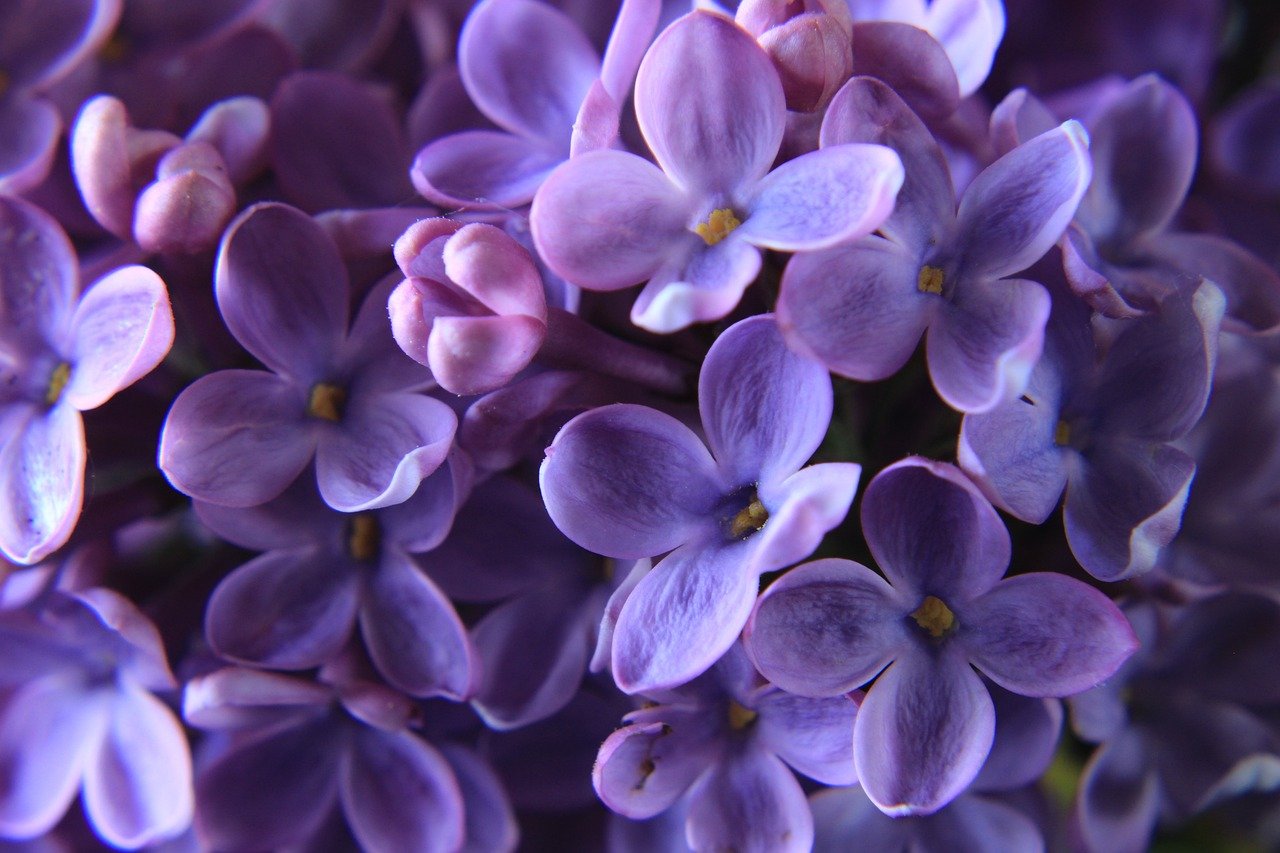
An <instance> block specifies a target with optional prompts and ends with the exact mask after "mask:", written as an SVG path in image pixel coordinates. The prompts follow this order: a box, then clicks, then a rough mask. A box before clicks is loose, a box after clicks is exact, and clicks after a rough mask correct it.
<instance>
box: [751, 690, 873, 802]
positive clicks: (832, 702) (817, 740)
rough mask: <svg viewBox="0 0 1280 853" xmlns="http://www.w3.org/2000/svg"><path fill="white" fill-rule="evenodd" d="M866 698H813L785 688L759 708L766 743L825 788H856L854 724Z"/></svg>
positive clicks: (758, 704)
mask: <svg viewBox="0 0 1280 853" xmlns="http://www.w3.org/2000/svg"><path fill="white" fill-rule="evenodd" d="M860 700H861V696H858V698H857V699H855V698H854V697H853V696H834V697H832V698H830V699H808V698H804V697H801V696H793V695H791V694H790V693H784V692H783V691H781V690H770V691H769V692H767V693H765V694H764V695H763V696H760V697H759V698H758V699H757V701H756V702H755V705H754V710H755V711H756V713H758V714H759V715H760V716H759V717H758V718H757V719H756V736H757V737H758V738H759V739H760V743H761V744H762V745H763V746H764V747H766V748H767V749H768V750H769V751H770V752H772V753H773V754H774V755H777V756H778V757H779V758H781V759H782V760H783V761H785V762H787V764H789V765H791V767H792V768H794V769H795V770H797V771H799V772H800V773H803V774H804V775H806V776H808V777H809V778H811V779H816V780H817V781H819V782H821V783H823V784H824V785H852V784H854V783H855V782H857V781H858V774H857V772H856V771H855V770H854V767H853V721H854V719H855V718H856V716H857V714H858V702H859V701H860Z"/></svg>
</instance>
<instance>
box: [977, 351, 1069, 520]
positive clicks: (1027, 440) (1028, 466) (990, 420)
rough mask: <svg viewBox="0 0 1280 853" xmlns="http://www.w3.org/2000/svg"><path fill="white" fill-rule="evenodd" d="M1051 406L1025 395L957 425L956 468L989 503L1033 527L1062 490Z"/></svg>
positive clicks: (1062, 457)
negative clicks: (957, 467)
mask: <svg viewBox="0 0 1280 853" xmlns="http://www.w3.org/2000/svg"><path fill="white" fill-rule="evenodd" d="M1032 380H1033V382H1034V376H1033V377H1032ZM1055 403H1056V401H1054V400H1052V399H1045V398H1043V397H1040V396H1039V395H1036V396H1032V394H1027V395H1024V397H1021V398H1019V399H1017V400H1012V401H1010V402H1008V403H1004V404H1002V405H1000V406H997V407H996V408H994V409H992V410H991V411H989V412H984V413H982V414H980V415H965V417H964V420H963V421H961V423H960V444H959V449H958V452H957V455H958V456H959V461H960V467H962V468H964V470H965V471H966V472H967V473H968V474H969V476H971V477H973V478H974V480H975V481H977V483H978V484H979V485H980V486H982V490H983V492H984V493H986V495H987V497H989V498H990V499H991V501H992V502H993V503H995V504H996V505H997V506H999V507H1000V508H1001V509H1003V510H1005V511H1006V512H1008V513H1010V514H1011V515H1014V516H1016V517H1018V518H1020V519H1022V520H1023V521H1029V522H1031V523H1032V524H1042V523H1044V520H1045V519H1046V518H1048V517H1049V513H1051V512H1053V510H1054V507H1056V506H1057V505H1058V499H1059V498H1061V497H1062V490H1063V489H1065V488H1066V486H1067V460H1068V455H1067V454H1068V452H1067V451H1066V450H1065V449H1064V448H1062V447H1059V446H1058V445H1057V444H1056V443H1055V442H1054V435H1055V432H1056V430H1057V427H1058V420H1059V417H1058V416H1059V411H1058V407H1057V405H1056V404H1055Z"/></svg>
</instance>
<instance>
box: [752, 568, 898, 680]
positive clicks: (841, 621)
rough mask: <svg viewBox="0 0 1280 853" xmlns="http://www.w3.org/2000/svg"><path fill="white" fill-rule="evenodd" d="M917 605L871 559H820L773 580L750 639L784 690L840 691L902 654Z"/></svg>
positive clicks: (767, 673) (761, 665)
mask: <svg viewBox="0 0 1280 853" xmlns="http://www.w3.org/2000/svg"><path fill="white" fill-rule="evenodd" d="M911 607H912V603H910V602H907V601H904V600H902V598H901V597H900V596H899V595H898V594H897V593H896V592H895V591H894V589H893V587H891V586H889V585H888V584H887V583H885V582H884V579H883V578H881V577H880V576H879V575H877V574H876V573H875V572H873V571H871V570H870V569H868V568H867V567H866V566H862V565H860V564H858V563H854V562H851V561H848V560H834V559H827V560H816V561H814V562H812V563H806V564H804V565H803V566H800V567H798V568H795V569H792V570H791V571H790V572H787V574H785V575H783V576H782V577H781V578H780V579H779V580H776V581H774V582H773V583H772V584H770V585H769V587H768V588H767V589H766V590H765V591H764V593H763V594H762V595H761V596H760V601H759V603H757V604H756V608H755V610H754V611H753V612H752V614H751V619H750V621H749V622H748V623H747V626H746V631H745V633H744V638H743V639H744V643H745V645H746V648H747V652H748V653H749V654H750V655H751V660H752V662H753V663H755V665H756V667H757V668H758V669H759V670H760V672H761V674H763V675H764V677H765V678H767V679H769V680H770V681H771V682H773V683H774V684H776V685H778V686H779V687H781V688H782V689H783V690H786V691H789V692H791V693H795V694H798V695H801V696H836V695H840V694H844V693H848V692H849V691H851V690H853V689H854V688H856V687H859V686H861V685H863V684H865V683H866V682H868V681H870V680H871V679H872V678H873V677H874V676H875V674H876V673H877V672H879V671H880V670H881V669H883V668H884V667H885V666H886V665H887V664H888V663H889V662H890V661H892V660H893V659H894V658H895V657H897V656H898V654H899V653H900V652H901V651H902V649H903V648H904V644H905V643H906V642H907V641H908V635H907V630H906V629H907V622H906V614H907V613H908V612H909V611H910V609H911Z"/></svg>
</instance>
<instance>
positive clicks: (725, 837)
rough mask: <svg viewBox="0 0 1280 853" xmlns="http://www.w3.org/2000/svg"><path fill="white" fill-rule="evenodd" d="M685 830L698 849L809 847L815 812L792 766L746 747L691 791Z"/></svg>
mask: <svg viewBox="0 0 1280 853" xmlns="http://www.w3.org/2000/svg"><path fill="white" fill-rule="evenodd" d="M686 832H687V835H688V840H689V846H690V847H692V848H693V849H694V850H777V851H787V853H807V851H808V850H809V849H810V848H811V847H812V845H813V815H812V814H811V813H810V812H809V803H808V801H807V800H805V798H804V791H803V790H801V788H800V783H799V782H797V781H796V778H795V776H793V775H791V771H790V770H788V769H787V766H786V765H785V764H783V763H782V762H781V761H779V760H778V758H777V757H776V756H774V755H772V754H770V753H768V752H765V751H763V750H760V749H750V748H746V749H742V750H740V751H737V752H734V753H733V754H731V755H730V756H728V757H727V758H726V759H725V760H722V761H720V762H717V763H716V764H714V765H713V766H712V768H711V770H710V772H708V773H707V774H706V775H705V776H704V777H702V779H701V780H700V781H699V783H698V786H697V788H695V789H694V790H693V792H691V794H690V803H689V822H688V824H687V828H686Z"/></svg>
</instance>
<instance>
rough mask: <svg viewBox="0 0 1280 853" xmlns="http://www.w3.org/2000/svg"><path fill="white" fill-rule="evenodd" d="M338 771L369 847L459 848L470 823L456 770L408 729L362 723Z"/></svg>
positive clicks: (347, 806)
mask: <svg viewBox="0 0 1280 853" xmlns="http://www.w3.org/2000/svg"><path fill="white" fill-rule="evenodd" d="M352 740H353V748H352V749H351V751H350V752H348V753H347V756H346V760H345V761H343V762H342V764H341V766H340V767H339V770H338V784H339V792H340V794H341V797H342V809H343V811H344V812H345V813H346V816H347V821H348V823H349V824H350V826H351V831H352V833H353V834H354V835H355V837H356V839H357V840H358V841H359V842H360V845H361V846H362V847H364V849H366V850H431V851H435V850H456V849H458V848H460V847H461V846H462V842H463V838H464V832H465V829H466V823H465V820H464V818H463V814H462V807H463V806H462V791H461V790H460V789H459V788H458V782H457V780H456V779H455V778H454V776H453V770H452V769H450V767H449V763H448V762H447V761H445V760H444V757H443V756H442V755H440V753H439V752H437V751H436V750H435V749H434V748H433V747H432V746H430V745H429V744H428V743H427V742H426V741H424V740H422V739H421V738H419V737H417V736H416V735H413V734H410V733H409V732H407V731H401V732H382V731H377V730H375V729H370V728H365V727H361V728H360V729H359V730H358V731H356V732H355V733H354V735H353V736H352Z"/></svg>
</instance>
